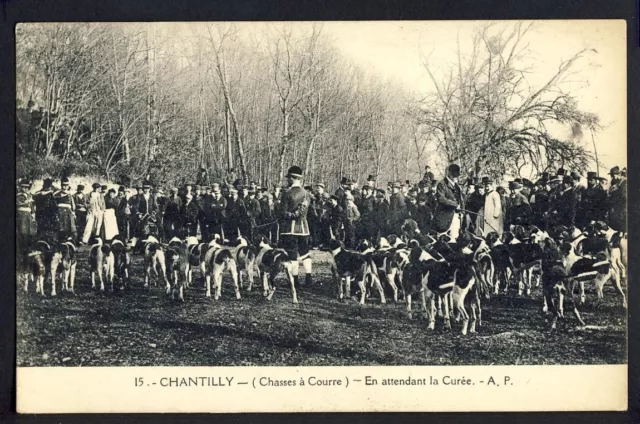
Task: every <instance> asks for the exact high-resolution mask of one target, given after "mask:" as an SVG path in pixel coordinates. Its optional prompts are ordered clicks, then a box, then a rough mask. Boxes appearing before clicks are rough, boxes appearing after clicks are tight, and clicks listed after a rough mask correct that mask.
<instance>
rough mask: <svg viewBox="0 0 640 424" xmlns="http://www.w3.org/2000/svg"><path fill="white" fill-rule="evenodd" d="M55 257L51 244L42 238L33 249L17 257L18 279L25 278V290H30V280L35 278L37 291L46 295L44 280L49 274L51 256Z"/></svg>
mask: <svg viewBox="0 0 640 424" xmlns="http://www.w3.org/2000/svg"><path fill="white" fill-rule="evenodd" d="M52 257H53V251H52V249H51V245H50V244H49V243H48V242H46V241H44V240H40V241H38V242H36V244H35V246H34V247H33V248H32V249H28V250H25V251H23V252H21V254H20V255H18V257H17V261H16V265H17V267H16V268H17V274H18V280H19V279H20V277H21V278H22V279H23V280H24V291H25V293H27V292H28V291H29V280H31V279H33V281H35V283H36V293H39V294H41V295H42V296H44V295H45V294H44V280H45V277H46V275H47V270H48V269H49V268H50V266H51V258H52Z"/></svg>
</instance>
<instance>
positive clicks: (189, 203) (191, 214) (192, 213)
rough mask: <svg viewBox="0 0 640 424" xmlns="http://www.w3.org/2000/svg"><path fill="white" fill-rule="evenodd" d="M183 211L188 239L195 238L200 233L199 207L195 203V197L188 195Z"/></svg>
mask: <svg viewBox="0 0 640 424" xmlns="http://www.w3.org/2000/svg"><path fill="white" fill-rule="evenodd" d="M185 199H186V200H185V203H184V206H183V209H182V216H183V217H184V230H185V232H186V234H185V235H186V236H187V237H195V236H196V234H197V232H198V211H199V209H198V205H197V204H196V203H195V202H194V196H193V194H191V193H187V195H186V198H185Z"/></svg>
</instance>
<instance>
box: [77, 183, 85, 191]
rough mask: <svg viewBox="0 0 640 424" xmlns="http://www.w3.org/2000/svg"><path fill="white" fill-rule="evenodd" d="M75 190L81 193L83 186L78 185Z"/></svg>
mask: <svg viewBox="0 0 640 424" xmlns="http://www.w3.org/2000/svg"><path fill="white" fill-rule="evenodd" d="M76 189H77V190H78V191H82V190H84V184H78V187H76Z"/></svg>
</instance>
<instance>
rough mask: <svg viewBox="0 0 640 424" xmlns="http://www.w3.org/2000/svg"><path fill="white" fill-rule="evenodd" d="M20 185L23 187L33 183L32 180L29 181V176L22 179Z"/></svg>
mask: <svg viewBox="0 0 640 424" xmlns="http://www.w3.org/2000/svg"><path fill="white" fill-rule="evenodd" d="M20 185H21V186H22V187H29V186H30V185H31V181H29V179H28V178H25V179H24V180H22V181H20Z"/></svg>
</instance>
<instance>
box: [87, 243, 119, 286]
mask: <svg viewBox="0 0 640 424" xmlns="http://www.w3.org/2000/svg"><path fill="white" fill-rule="evenodd" d="M113 260H114V258H113V253H112V252H111V249H110V248H109V246H108V245H105V244H104V243H103V242H102V239H101V238H100V237H96V238H95V243H94V244H92V245H91V249H90V250H89V269H90V270H91V288H92V289H95V288H96V274H97V275H98V279H99V280H100V291H101V292H104V279H103V276H102V274H103V273H104V274H105V277H106V278H107V281H111V284H112V286H111V288H112V289H113V271H114V268H113Z"/></svg>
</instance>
